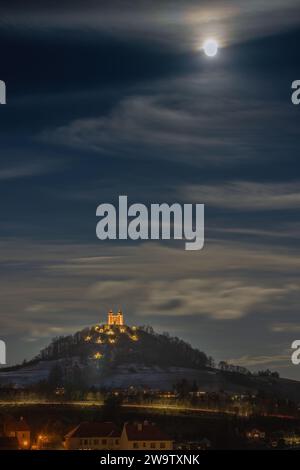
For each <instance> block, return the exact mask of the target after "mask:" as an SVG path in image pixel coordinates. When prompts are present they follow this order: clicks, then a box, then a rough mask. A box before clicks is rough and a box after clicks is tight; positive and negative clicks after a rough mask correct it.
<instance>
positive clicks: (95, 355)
mask: <svg viewBox="0 0 300 470" xmlns="http://www.w3.org/2000/svg"><path fill="white" fill-rule="evenodd" d="M102 357H103V355H102V354H101V353H100V352H96V353H95V354H94V359H101V358H102Z"/></svg>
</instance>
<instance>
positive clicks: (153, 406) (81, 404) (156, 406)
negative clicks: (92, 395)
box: [0, 400, 235, 415]
mask: <svg viewBox="0 0 300 470" xmlns="http://www.w3.org/2000/svg"><path fill="white" fill-rule="evenodd" d="M33 405H36V406H37V405H42V406H78V407H93V406H94V407H95V406H103V402H99V401H67V402H63V401H41V400H26V401H3V400H1V401H0V407H1V406H33ZM121 406H122V408H134V409H135V408H139V409H149V410H162V411H165V410H169V411H187V412H193V413H213V414H224V413H226V414H231V415H234V414H235V412H234V411H219V410H212V409H206V408H195V407H186V406H177V405H159V404H151V405H147V404H144V405H141V404H131V403H130V404H129V403H125V404H123V405H121Z"/></svg>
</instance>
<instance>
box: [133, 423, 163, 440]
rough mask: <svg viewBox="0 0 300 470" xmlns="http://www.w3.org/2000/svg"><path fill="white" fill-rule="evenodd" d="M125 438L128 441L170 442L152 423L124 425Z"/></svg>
mask: <svg viewBox="0 0 300 470" xmlns="http://www.w3.org/2000/svg"><path fill="white" fill-rule="evenodd" d="M124 426H125V429H126V434H127V438H128V440H129V441H170V440H171V439H170V438H169V437H168V436H166V434H165V433H163V432H162V431H161V430H160V429H159V428H158V427H157V426H156V425H155V424H153V423H134V424H129V423H126V424H125V425H124Z"/></svg>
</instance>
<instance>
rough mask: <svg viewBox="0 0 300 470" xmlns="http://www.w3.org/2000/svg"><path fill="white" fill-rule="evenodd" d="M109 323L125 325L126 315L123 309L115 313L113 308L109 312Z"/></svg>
mask: <svg viewBox="0 0 300 470" xmlns="http://www.w3.org/2000/svg"><path fill="white" fill-rule="evenodd" d="M107 324H108V325H110V326H111V325H119V326H122V325H124V317H123V313H122V312H121V310H119V311H118V313H116V314H115V313H113V311H112V310H110V311H109V312H108V314H107Z"/></svg>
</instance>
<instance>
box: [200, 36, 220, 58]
mask: <svg viewBox="0 0 300 470" xmlns="http://www.w3.org/2000/svg"><path fill="white" fill-rule="evenodd" d="M203 49H204V53H205V55H207V56H208V57H214V56H215V55H216V54H217V52H218V43H217V41H215V39H207V40H206V41H205V42H204V44H203Z"/></svg>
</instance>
